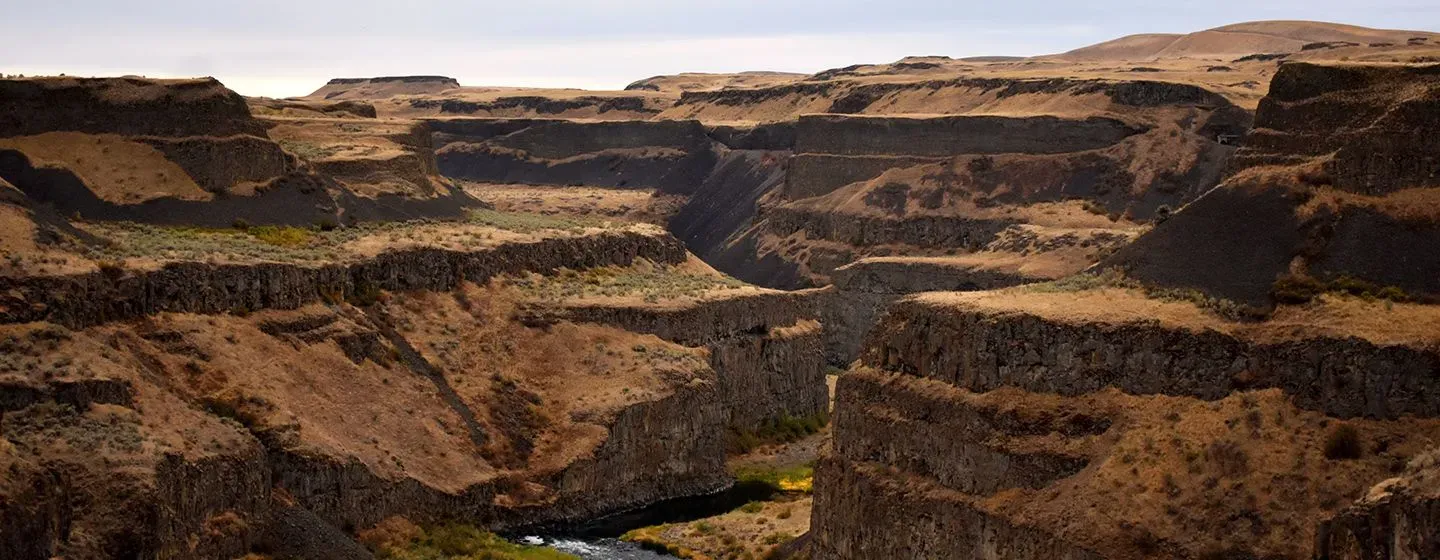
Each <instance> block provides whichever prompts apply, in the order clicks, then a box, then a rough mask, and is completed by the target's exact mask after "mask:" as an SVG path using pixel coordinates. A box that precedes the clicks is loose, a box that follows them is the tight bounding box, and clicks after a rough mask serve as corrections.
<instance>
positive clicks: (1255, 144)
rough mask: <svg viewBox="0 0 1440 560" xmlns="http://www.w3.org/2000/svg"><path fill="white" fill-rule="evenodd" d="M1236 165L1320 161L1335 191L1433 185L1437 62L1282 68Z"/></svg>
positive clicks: (1439, 126) (1439, 165)
mask: <svg viewBox="0 0 1440 560" xmlns="http://www.w3.org/2000/svg"><path fill="white" fill-rule="evenodd" d="M1255 126H1256V129H1255V130H1254V131H1252V132H1251V133H1250V134H1249V135H1248V136H1247V137H1246V138H1245V144H1244V148H1243V149H1242V150H1241V151H1240V152H1239V153H1238V154H1236V166H1237V167H1249V166H1258V165H1266V164H1277V163H1281V164H1283V163H1297V162H1300V161H1304V160H1306V159H1309V158H1324V159H1326V160H1327V161H1326V163H1325V170H1326V172H1328V174H1329V175H1330V180H1333V181H1334V184H1335V186H1336V187H1338V188H1341V189H1344V190H1346V191H1350V192H1355V193H1360V194H1369V195H1382V194H1386V193H1390V192H1394V191H1396V190H1400V189H1404V188H1407V187H1415V186H1427V185H1435V184H1437V182H1440V158H1437V157H1435V154H1436V153H1437V152H1440V138H1437V135H1436V134H1434V131H1435V130H1440V65H1431V66H1325V65H1318V64H1308V63H1293V62H1292V63H1287V64H1284V65H1281V66H1280V69H1279V70H1278V71H1277V72H1276V74H1275V78H1274V79H1273V80H1272V81H1271V83H1270V94H1269V95H1268V96H1267V97H1266V98H1265V99H1263V100H1261V102H1260V107H1259V109H1258V111H1257V112H1256V114H1255Z"/></svg>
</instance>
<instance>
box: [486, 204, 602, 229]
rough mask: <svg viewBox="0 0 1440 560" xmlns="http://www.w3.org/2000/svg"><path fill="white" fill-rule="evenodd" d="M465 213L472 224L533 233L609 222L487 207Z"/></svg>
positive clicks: (596, 225)
mask: <svg viewBox="0 0 1440 560" xmlns="http://www.w3.org/2000/svg"><path fill="white" fill-rule="evenodd" d="M466 214H467V215H466V219H467V221H469V222H470V223H472V224H475V225H481V226H486V227H493V228H496V229H503V230H507V231H513V232H517V233H534V232H537V231H544V230H560V231H570V232H578V231H580V230H583V229H585V228H592V227H606V226H608V225H610V223H611V222H609V221H607V220H603V219H599V218H595V217H589V216H545V215H542V214H527V213H524V212H501V211H499V210H490V209H488V208H480V209H474V210H470V211H469V212H467V213H466Z"/></svg>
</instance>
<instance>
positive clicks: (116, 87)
mask: <svg viewBox="0 0 1440 560" xmlns="http://www.w3.org/2000/svg"><path fill="white" fill-rule="evenodd" d="M57 130H63V131H75V132H86V133H91V134H105V133H109V134H120V135H124V136H163V137H186V136H219V137H225V136H234V135H237V134H246V135H251V136H262V137H263V136H264V135H265V128H264V127H263V126H262V125H261V124H260V123H259V122H258V121H256V120H254V119H252V118H251V117H250V109H249V108H248V107H247V106H246V105H245V99H244V98H243V97H240V95H238V94H236V93H235V92H233V91H230V90H228V89H226V88H225V86H224V85H222V84H221V83H220V82H218V81H216V80H215V79H214V78H203V79H197V80H148V79H144V78H28V79H11V80H0V137H5V136H26V135H32V134H41V133H45V132H51V131H57Z"/></svg>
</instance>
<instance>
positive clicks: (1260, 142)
mask: <svg viewBox="0 0 1440 560" xmlns="http://www.w3.org/2000/svg"><path fill="white" fill-rule="evenodd" d="M1436 83H1437V81H1436V70H1435V67H1434V66H1412V67H1406V66H1358V65H1357V66H1351V65H1330V66H1327V65H1318V64H1306V63H1290V64H1285V65H1283V66H1281V67H1280V70H1279V71H1278V72H1277V73H1276V76H1275V80H1274V81H1273V82H1272V84H1271V89H1270V95H1269V96H1268V97H1266V98H1265V99H1264V100H1263V101H1262V103H1261V105H1260V110H1259V112H1258V113H1257V114H1256V128H1255V130H1253V131H1252V132H1251V133H1250V134H1249V135H1247V136H1246V137H1245V140H1244V146H1243V147H1242V148H1241V149H1240V151H1239V152H1237V153H1236V157H1235V161H1234V163H1233V165H1232V167H1233V169H1232V175H1231V176H1230V178H1229V179H1227V180H1226V181H1225V183H1224V184H1223V185H1221V186H1220V188H1217V189H1215V190H1213V191H1211V192H1210V193H1208V194H1207V195H1206V196H1204V197H1202V198H1200V199H1199V200H1196V201H1195V202H1194V203H1192V204H1190V205H1189V206H1187V207H1186V208H1185V210H1184V211H1183V212H1180V213H1178V214H1177V215H1176V219H1175V220H1173V221H1167V222H1166V223H1165V224H1162V225H1161V226H1159V227H1157V228H1156V229H1155V231H1153V232H1151V233H1150V234H1148V235H1146V236H1143V237H1141V238H1140V239H1138V240H1137V241H1136V243H1135V244H1134V245H1132V246H1130V247H1128V248H1126V249H1124V250H1121V251H1119V252H1118V253H1116V255H1115V256H1114V257H1112V258H1111V259H1109V260H1107V262H1106V263H1105V266H1114V267H1120V268H1123V269H1125V270H1126V271H1127V272H1128V273H1129V274H1130V275H1132V276H1134V277H1136V278H1139V279H1142V280H1145V281H1147V282H1152V283H1155V284H1160V285H1164V286H1173V287H1184V288H1193V289H1198V290H1201V291H1204V292H1206V293H1208V294H1210V295H1212V296H1215V297H1221V298H1228V299H1233V300H1236V301H1241V302H1245V303H1247V304H1250V305H1256V306H1269V305H1272V304H1273V300H1272V298H1271V296H1272V292H1273V291H1275V286H1276V285H1277V284H1276V283H1277V281H1278V280H1280V279H1281V278H1282V277H1287V276H1301V277H1308V278H1310V279H1313V280H1314V281H1316V282H1319V283H1322V284H1323V283H1327V282H1334V281H1337V280H1339V279H1349V280H1353V281H1359V282H1363V283H1368V284H1370V285H1373V286H1374V290H1377V291H1378V290H1380V289H1383V288H1384V287H1393V288H1394V289H1397V290H1400V291H1403V292H1407V293H1409V294H1411V295H1412V296H1416V297H1422V298H1423V297H1429V296H1431V295H1434V294H1436V293H1440V284H1437V278H1440V269H1437V268H1436V267H1437V266H1440V263H1437V262H1435V260H1434V259H1414V258H1395V257H1394V255H1397V254H1403V253H1409V252H1410V251H1415V250H1417V248H1429V247H1436V246H1437V245H1436V243H1437V242H1440V237H1437V235H1440V232H1437V230H1436V228H1435V227H1434V223H1435V221H1434V217H1435V215H1436V208H1437V206H1436V205H1435V204H1434V203H1433V200H1434V197H1435V187H1436V185H1437V184H1440V175H1437V174H1440V167H1437V163H1436V161H1435V158H1434V157H1433V156H1432V155H1428V154H1433V153H1434V152H1435V149H1436V147H1435V145H1434V142H1435V140H1434V138H1435V137H1436V136H1437V134H1436V130H1437V129H1440V122H1437V121H1436V120H1435V117H1434V115H1435V113H1436V110H1435V106H1436V103H1437V93H1436V92H1437V91H1440V89H1437V87H1436ZM1256 240H1261V241H1256ZM1427 250H1428V249H1427ZM1417 254H1418V253H1417ZM1192 273H1193V274H1192Z"/></svg>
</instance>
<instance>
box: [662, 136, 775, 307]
mask: <svg viewBox="0 0 1440 560" xmlns="http://www.w3.org/2000/svg"><path fill="white" fill-rule="evenodd" d="M790 161H791V160H790V152H786V151H760V150H726V151H724V152H723V153H722V154H721V156H720V161H719V162H718V163H717V164H716V165H715V169H713V170H711V172H710V174H709V175H708V176H707V177H705V181H704V182H703V183H701V184H700V186H699V188H697V189H695V194H693V195H691V197H690V199H689V200H687V201H685V205H684V206H682V207H681V208H680V210H679V211H678V212H676V213H675V215H674V216H673V217H671V218H670V223H669V230H670V232H671V233H674V234H675V237H678V238H680V240H681V241H684V242H685V246H686V247H689V248H690V252H692V253H695V254H696V255H697V256H699V257H700V258H702V259H704V260H705V262H708V263H710V264H711V265H712V266H715V267H717V268H719V269H721V270H725V271H726V272H727V273H729V274H730V275H731V276H735V277H736V278H740V279H741V280H747V281H750V282H755V281H754V280H752V279H751V278H747V277H746V270H745V268H744V267H741V266H731V265H730V264H729V263H728V262H727V258H733V257H731V255H730V253H732V252H733V249H732V248H731V242H732V241H733V240H734V238H735V237H736V236H737V235H738V234H740V233H741V232H743V231H745V230H746V229H748V228H749V227H750V225H751V224H752V223H753V221H754V218H755V212H756V209H757V208H758V207H759V204H760V200H761V198H762V197H764V196H765V195H767V194H769V193H770V192H772V191H774V190H775V189H777V188H779V187H780V185H781V184H783V183H784V182H785V172H786V169H787V168H788V166H789V165H790Z"/></svg>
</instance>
